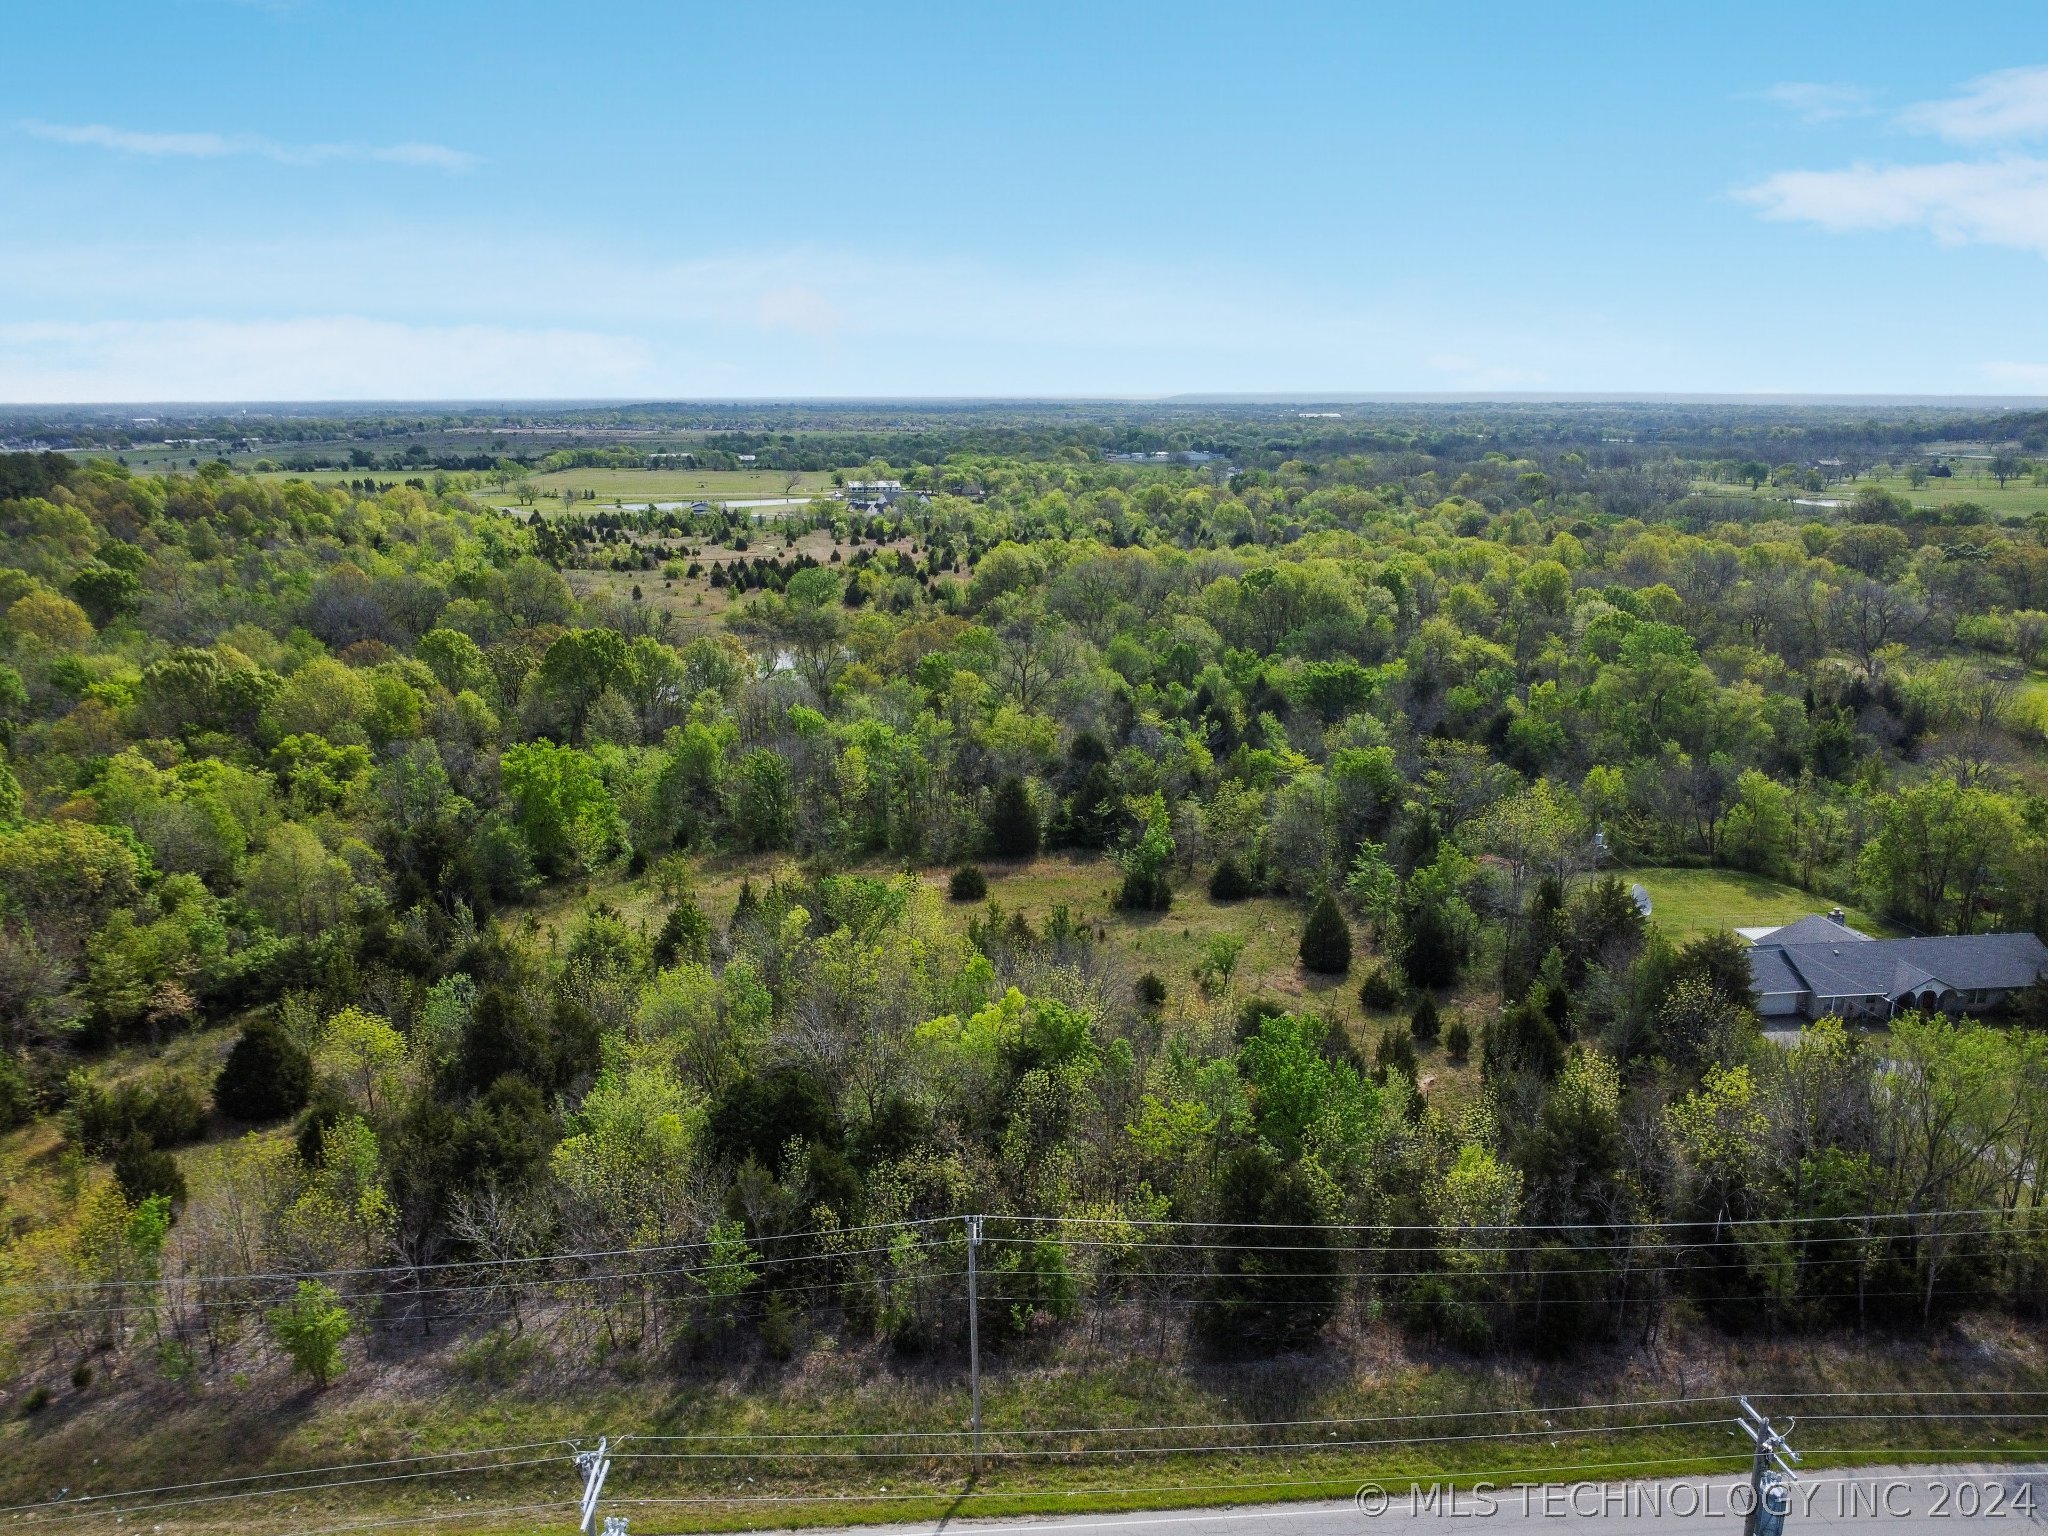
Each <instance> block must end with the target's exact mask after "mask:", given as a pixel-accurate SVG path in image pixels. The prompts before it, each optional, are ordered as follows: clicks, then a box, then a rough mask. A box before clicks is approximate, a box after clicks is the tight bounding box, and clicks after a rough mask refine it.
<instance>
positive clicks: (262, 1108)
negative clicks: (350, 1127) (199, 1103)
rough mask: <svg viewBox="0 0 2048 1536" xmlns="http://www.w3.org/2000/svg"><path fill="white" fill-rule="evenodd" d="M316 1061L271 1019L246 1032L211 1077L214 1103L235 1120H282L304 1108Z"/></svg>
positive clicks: (250, 1026)
mask: <svg viewBox="0 0 2048 1536" xmlns="http://www.w3.org/2000/svg"><path fill="white" fill-rule="evenodd" d="M312 1086H313V1061H312V1058H311V1057H310V1056H308V1055H307V1054H306V1052H305V1050H304V1048H303V1047H301V1046H300V1045H299V1044H298V1043H297V1042H296V1041H294V1040H293V1039H291V1037H290V1036H288V1035H286V1034H285V1032H284V1031H283V1030H282V1029H280V1028H279V1027H278V1026H277V1024H276V1023H275V1022H274V1021H273V1020H270V1019H258V1020H256V1021H255V1022H254V1023H252V1024H250V1025H249V1026H248V1027H247V1028H245V1029H244V1030H243V1031H242V1034H241V1038H239V1039H238V1040H236V1041H235V1044H234V1048H233V1049H232V1050H230V1051H229V1052H228V1057H227V1060H226V1061H224V1062H222V1063H221V1069H220V1073H219V1075H218V1076H217V1077H215V1078H214V1081H213V1102H214V1106H215V1107H216V1108H217V1109H219V1110H220V1112H221V1113H222V1114H224V1115H227V1116H228V1117H229V1118H231V1119H235V1120H247V1121H250V1122H260V1121H265V1120H281V1119H283V1118H284V1117H285V1116H286V1115H290V1114H296V1113H297V1112H298V1111H299V1110H300V1109H302V1108H304V1107H305V1103H306V1095H307V1093H308V1092H309V1091H310V1090H311V1088H312Z"/></svg>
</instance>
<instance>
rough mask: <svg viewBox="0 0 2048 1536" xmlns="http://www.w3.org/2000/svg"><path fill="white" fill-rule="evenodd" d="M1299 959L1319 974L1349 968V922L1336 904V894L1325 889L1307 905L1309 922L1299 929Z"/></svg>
mask: <svg viewBox="0 0 2048 1536" xmlns="http://www.w3.org/2000/svg"><path fill="white" fill-rule="evenodd" d="M1301 963H1302V967H1303V968H1304V969H1305V970H1310V971H1314V972H1315V973H1316V974H1317V975H1319V976H1345V975H1348V974H1350V971H1351V925H1350V924H1349V923H1347V922H1345V921H1344V913H1343V911H1342V910H1341V909H1340V908H1339V907H1338V906H1337V898H1336V897H1335V896H1333V895H1331V894H1330V893H1329V892H1328V891H1324V892H1323V893H1322V894H1321V895H1320V896H1318V897H1317V898H1316V900H1315V905H1314V906H1312V907H1310V908H1309V913H1308V922H1307V924H1306V925H1305V926H1304V927H1303V928H1302V930H1301Z"/></svg>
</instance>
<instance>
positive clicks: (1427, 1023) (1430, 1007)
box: [1408, 992, 1443, 1045]
mask: <svg viewBox="0 0 2048 1536" xmlns="http://www.w3.org/2000/svg"><path fill="white" fill-rule="evenodd" d="M1442 1027H1443V1026H1442V1022H1441V1021H1440V1020H1439V1019H1438V1018H1437V1012H1436V999H1435V998H1433V997H1431V996H1430V995H1429V994H1428V993H1427V992H1425V993H1423V994H1422V999H1421V1001H1420V1002H1418V1003H1416V1005H1415V1012H1413V1013H1412V1014H1410V1015H1409V1016H1408V1033H1409V1034H1410V1035H1411V1036H1413V1037H1414V1040H1415V1043H1416V1044H1417V1045H1434V1044H1435V1043H1436V1037H1437V1034H1438V1032H1439V1031H1440V1030H1441V1029H1442Z"/></svg>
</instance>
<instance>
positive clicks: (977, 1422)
mask: <svg viewBox="0 0 2048 1536" xmlns="http://www.w3.org/2000/svg"><path fill="white" fill-rule="evenodd" d="M980 1246H981V1218H980V1217H979V1216H970V1217H968V1218H967V1380H968V1389H969V1391H970V1392H971V1393H972V1394H973V1400H974V1409H973V1412H974V1418H973V1424H974V1475H975V1476H976V1477H980V1476H981V1304H980V1300H979V1298H978V1297H977V1296H976V1294H975V1289H974V1251H975V1249H977V1248H979V1247H980Z"/></svg>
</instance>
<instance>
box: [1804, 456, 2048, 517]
mask: <svg viewBox="0 0 2048 1536" xmlns="http://www.w3.org/2000/svg"><path fill="white" fill-rule="evenodd" d="M1865 485H1876V486H1880V487H1882V488H1883V489H1885V490H1887V491H1890V492H1891V493H1892V494H1893V495H1895V496H1903V497H1905V498H1906V499H1907V500H1908V501H1910V502H1912V503H1913V505H1914V506H1916V507H1942V506H1947V505H1949V504H1950V503H1952V502H1958V501H1974V502H1975V503H1977V505H1978V506H1980V507H1982V508H1984V509H1985V510H1986V511H1987V512H1989V513H1991V515H1992V516H1993V517H2001V518H2002V517H2031V516H2033V515H2034V514H2035V513H2036V512H2048V485H2036V484H2035V483H2034V477H2033V476H2032V475H2031V474H2027V475H2019V476H2016V477H2015V478H2013V479H2011V480H2008V481H2007V482H2006V483H2005V488H2004V489H2003V490H2001V489H1999V485H1998V482H1997V481H1996V480H1994V479H1992V478H1991V476H1990V475H1988V474H1984V473H1982V472H1981V470H1980V469H1979V468H1978V466H1976V465H1974V464H1973V462H1972V461H1970V460H1964V461H1963V462H1962V463H1960V464H1958V465H1957V466H1956V472H1955V474H1954V476H1953V477H1952V478H1950V479H1947V480H1929V481H1928V482H1927V483H1926V484H1925V485H1923V486H1921V487H1920V488H1919V489H1917V490H1916V489H1914V488H1913V487H1912V486H1911V485H1909V484H1908V483H1907V481H1906V477H1905V476H1904V475H1881V474H1867V475H1865V476H1863V478H1862V479H1860V480H1856V481H1853V482H1851V483H1850V484H1848V485H1843V486H1835V487H1832V488H1831V489H1829V490H1827V491H1824V492H1822V494H1823V495H1826V496H1841V497H1843V498H1844V499H1845V500H1846V499H1848V498H1850V497H1853V496H1854V495H1855V494H1856V491H1857V488H1858V487H1859V486H1865Z"/></svg>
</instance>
